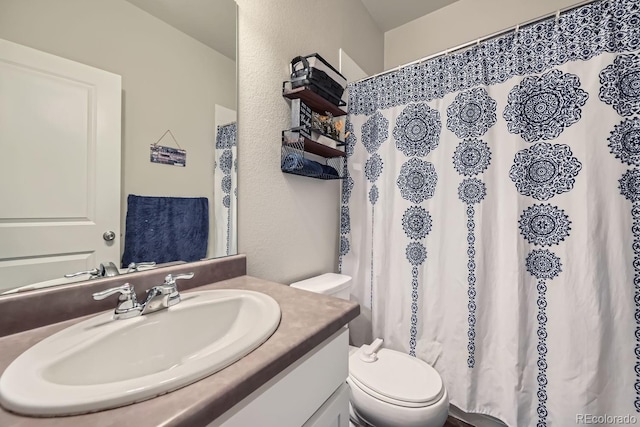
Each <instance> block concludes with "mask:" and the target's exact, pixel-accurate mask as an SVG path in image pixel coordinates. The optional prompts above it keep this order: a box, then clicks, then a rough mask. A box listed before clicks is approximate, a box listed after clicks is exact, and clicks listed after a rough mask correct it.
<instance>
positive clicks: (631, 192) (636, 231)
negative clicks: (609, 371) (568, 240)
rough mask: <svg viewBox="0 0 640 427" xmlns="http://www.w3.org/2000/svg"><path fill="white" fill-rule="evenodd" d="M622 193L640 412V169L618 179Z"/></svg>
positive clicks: (637, 395) (631, 170) (637, 398)
mask: <svg viewBox="0 0 640 427" xmlns="http://www.w3.org/2000/svg"><path fill="white" fill-rule="evenodd" d="M618 184H619V187H618V188H619V189H620V194H622V195H623V196H624V197H625V198H626V199H627V200H629V201H631V203H632V207H631V217H632V220H633V225H632V227H631V232H632V233H633V245H632V249H633V270H634V276H633V287H634V302H635V321H636V328H635V329H636V330H635V341H636V345H635V348H634V354H635V357H636V364H635V392H636V398H635V407H636V411H638V412H640V170H639V169H629V170H628V171H626V172H625V173H624V174H623V175H622V178H620V180H619V181H618Z"/></svg>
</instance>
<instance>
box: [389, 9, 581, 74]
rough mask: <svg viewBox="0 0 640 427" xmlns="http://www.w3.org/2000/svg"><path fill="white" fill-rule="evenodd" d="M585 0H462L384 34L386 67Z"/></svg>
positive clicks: (457, 44)
mask: <svg viewBox="0 0 640 427" xmlns="http://www.w3.org/2000/svg"><path fill="white" fill-rule="evenodd" d="M581 2H582V0H459V1H457V2H455V3H452V4H450V5H449V6H447V7H444V8H442V9H439V10H437V11H435V12H432V13H430V14H428V15H425V16H423V17H421V18H418V19H416V20H414V21H411V22H409V23H407V24H405V25H403V26H401V27H398V28H395V29H393V30H390V31H387V32H386V33H385V35H384V68H385V70H387V69H390V68H393V67H397V66H399V65H402V64H406V63H407V62H411V61H415V60H417V59H420V58H424V57H425V56H429V55H431V54H434V53H438V52H441V51H443V50H445V49H450V48H453V47H455V46H459V45H461V44H463V43H467V42H469V41H472V40H475V39H477V38H480V37H483V36H487V35H489V34H493V33H495V32H497V31H501V30H503V29H506V28H509V27H515V26H516V25H517V24H520V23H523V22H525V21H528V20H530V19H535V18H537V17H539V16H543V15H546V14H550V13H553V12H555V11H556V10H558V9H563V8H566V7H570V6H573V5H576V4H578V3H581Z"/></svg>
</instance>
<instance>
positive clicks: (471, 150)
mask: <svg viewBox="0 0 640 427" xmlns="http://www.w3.org/2000/svg"><path fill="white" fill-rule="evenodd" d="M490 163H491V150H490V149H489V146H488V145H487V143H486V142H484V141H480V140H479V139H466V140H464V141H462V142H461V143H460V144H459V145H458V146H457V147H456V151H455V153H454V154H453V166H454V167H455V168H456V171H457V172H458V173H459V174H460V175H465V176H473V175H477V174H479V173H482V172H484V171H485V170H486V169H487V168H488V167H489V164H490Z"/></svg>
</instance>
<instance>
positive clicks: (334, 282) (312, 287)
mask: <svg viewBox="0 0 640 427" xmlns="http://www.w3.org/2000/svg"><path fill="white" fill-rule="evenodd" d="M349 286H351V276H347V275H344V274H337V273H325V274H321V275H320V276H314V277H310V278H309V279H305V280H301V281H299V282H295V283H292V284H291V287H292V288H297V289H304V290H305V291H310V292H315V293H318V294H333V293H336V292H339V291H341V290H343V289H345V288H348V287H349Z"/></svg>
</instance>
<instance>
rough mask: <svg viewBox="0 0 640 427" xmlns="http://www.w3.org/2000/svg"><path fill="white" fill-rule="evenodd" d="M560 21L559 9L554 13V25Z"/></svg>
mask: <svg viewBox="0 0 640 427" xmlns="http://www.w3.org/2000/svg"><path fill="white" fill-rule="evenodd" d="M558 21H560V9H558V10H557V11H556V24H557V23H558Z"/></svg>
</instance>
